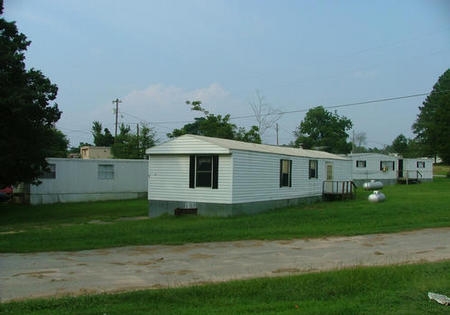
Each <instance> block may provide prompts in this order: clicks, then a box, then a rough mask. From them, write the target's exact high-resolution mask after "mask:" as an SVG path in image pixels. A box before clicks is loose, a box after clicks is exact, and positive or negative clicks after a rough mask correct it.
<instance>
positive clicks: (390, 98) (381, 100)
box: [230, 93, 429, 119]
mask: <svg viewBox="0 0 450 315" xmlns="http://www.w3.org/2000/svg"><path fill="white" fill-rule="evenodd" d="M428 94H429V93H419V94H411V95H403V96H395V97H387V98H380V99H375V100H369V101H362V102H356V103H345V104H338V105H330V106H324V108H328V109H330V108H340V107H350V106H357V105H366V104H372V103H381V102H388V101H395V100H400V99H405V98H413V97H419V96H425V95H428ZM309 109H310V108H303V109H296V110H291V111H284V112H277V113H268V114H264V116H270V115H279V114H282V115H284V114H294V113H301V112H307V111H308V110H309ZM251 117H254V115H245V116H236V117H231V118H230V119H244V118H251Z"/></svg>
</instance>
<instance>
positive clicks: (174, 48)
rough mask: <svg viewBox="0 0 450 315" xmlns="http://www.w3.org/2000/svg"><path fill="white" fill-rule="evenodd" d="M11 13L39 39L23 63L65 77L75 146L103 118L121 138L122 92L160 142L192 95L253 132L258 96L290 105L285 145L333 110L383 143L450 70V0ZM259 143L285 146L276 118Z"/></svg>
mask: <svg viewBox="0 0 450 315" xmlns="http://www.w3.org/2000/svg"><path fill="white" fill-rule="evenodd" d="M3 16H4V18H5V19H6V20H7V21H16V24H17V26H18V29H19V31H20V32H22V33H23V34H25V35H26V36H27V38H28V40H31V42H32V43H31V45H30V46H29V48H28V50H27V52H26V61H25V62H26V66H27V68H35V69H39V70H41V71H42V72H43V73H44V75H46V76H47V77H48V78H49V79H50V80H51V81H52V83H55V84H56V85H57V86H58V88H59V90H58V97H57V99H56V103H57V104H58V106H59V108H60V110H62V112H63V114H62V117H61V119H60V121H59V122H58V123H57V127H58V129H60V130H61V131H62V132H63V133H64V134H66V135H67V137H68V138H69V139H70V145H71V146H78V145H79V143H80V142H88V143H93V137H92V135H91V127H92V123H93V121H100V122H101V123H102V125H103V127H104V128H108V129H109V130H110V131H111V132H112V133H113V134H114V127H115V115H114V107H115V105H114V104H113V103H112V101H113V100H115V99H117V98H119V99H120V100H121V101H122V103H120V104H119V115H118V118H119V123H124V124H126V125H129V126H130V127H131V128H132V129H133V130H134V129H135V128H136V125H137V124H138V123H144V124H147V125H148V126H150V127H152V128H154V130H155V132H156V138H157V139H158V140H159V142H164V141H166V140H167V137H166V134H167V133H170V132H172V131H173V129H175V128H181V127H182V126H183V125H184V124H186V123H190V122H193V119H194V118H195V117H199V113H198V112H192V111H191V110H190V107H189V106H188V105H186V104H185V101H186V100H191V101H192V100H201V101H202V104H203V107H205V108H206V109H207V110H208V111H209V112H211V113H213V114H217V115H218V114H220V115H225V114H230V115H231V118H232V122H233V123H234V124H236V125H237V126H240V127H246V128H249V127H250V126H252V125H256V124H257V122H256V118H255V116H254V113H253V111H252V107H251V104H252V103H258V102H257V96H256V95H257V93H259V95H260V96H262V97H263V103H264V104H265V106H266V107H265V110H266V112H267V111H268V110H269V108H270V109H272V110H275V111H279V112H282V113H283V114H282V115H281V117H280V118H279V120H278V121H277V122H278V143H279V144H288V143H289V142H291V141H294V140H295V137H294V135H293V132H294V131H295V130H296V128H297V127H298V126H299V124H300V122H301V121H302V120H303V119H304V117H305V114H306V112H307V111H308V110H309V109H311V108H313V107H316V106H324V107H325V108H326V109H327V110H329V111H332V112H335V111H336V113H337V114H338V115H340V116H345V117H347V118H349V119H351V121H352V122H353V130H352V131H350V134H353V132H355V133H356V134H357V133H365V134H366V143H365V145H366V146H367V147H378V148H382V147H383V146H385V145H390V144H391V143H392V141H393V140H394V139H395V138H396V137H397V136H398V135H400V134H403V135H405V136H406V137H407V138H413V137H414V134H413V133H412V130H411V126H412V124H413V123H414V121H415V120H416V118H417V115H418V114H419V112H420V110H419V106H421V105H422V102H423V101H424V100H425V98H426V94H427V93H430V92H431V91H432V88H433V85H434V84H435V83H436V82H437V80H438V78H439V76H441V75H442V74H443V73H444V72H445V71H446V70H447V69H448V68H450V1H447V0H421V1H419V0H398V1H391V0H385V1H374V0H373V1H361V0H355V1H353V0H344V1H331V0H329V1H325V0H315V1H312V0H310V1H306V0H130V1H118V0H91V1H79V0H64V1H61V0H39V1H29V0H4V14H3ZM418 94H420V95H418ZM414 95H418V96H414ZM392 98H393V100H384V101H380V100H383V99H392ZM372 101H376V102H372ZM341 105H342V106H341ZM263 142H264V143H267V144H276V143H277V132H276V128H275V126H273V128H270V129H268V130H267V131H266V132H264V134H263Z"/></svg>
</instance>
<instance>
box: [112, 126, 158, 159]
mask: <svg viewBox="0 0 450 315" xmlns="http://www.w3.org/2000/svg"><path fill="white" fill-rule="evenodd" d="M137 130H138V131H137V132H136V133H133V132H132V131H131V128H130V126H125V125H124V124H121V125H120V127H119V134H118V135H117V137H116V139H115V140H114V144H113V145H112V148H111V151H112V154H113V156H114V158H116V159H144V158H145V157H146V155H145V150H147V149H148V148H151V147H152V146H154V145H155V143H156V140H155V132H154V131H153V129H152V128H150V127H148V126H146V125H145V124H138V125H137Z"/></svg>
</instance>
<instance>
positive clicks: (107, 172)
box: [97, 164, 114, 179]
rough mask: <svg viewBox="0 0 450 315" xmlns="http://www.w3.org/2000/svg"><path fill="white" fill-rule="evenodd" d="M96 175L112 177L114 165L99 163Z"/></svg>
mask: <svg viewBox="0 0 450 315" xmlns="http://www.w3.org/2000/svg"><path fill="white" fill-rule="evenodd" d="M97 177H98V179H114V165H112V164H99V165H98V173H97Z"/></svg>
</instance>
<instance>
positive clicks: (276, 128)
mask: <svg viewBox="0 0 450 315" xmlns="http://www.w3.org/2000/svg"><path fill="white" fill-rule="evenodd" d="M275 130H276V132H277V145H278V123H276V125H275Z"/></svg>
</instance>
